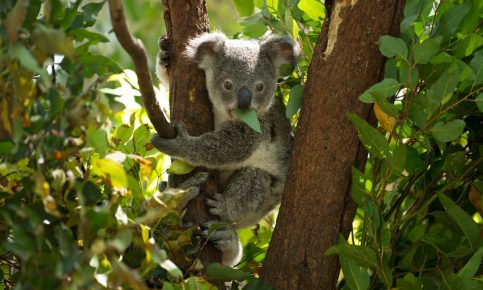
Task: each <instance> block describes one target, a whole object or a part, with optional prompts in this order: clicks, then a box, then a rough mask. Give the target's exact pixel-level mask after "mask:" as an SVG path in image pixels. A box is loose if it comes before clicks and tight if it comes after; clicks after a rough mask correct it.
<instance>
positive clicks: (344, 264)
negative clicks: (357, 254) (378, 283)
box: [339, 237, 370, 290]
mask: <svg viewBox="0 0 483 290" xmlns="http://www.w3.org/2000/svg"><path fill="white" fill-rule="evenodd" d="M339 244H342V245H348V243H347V241H346V240H344V238H342V237H339ZM339 262H340V265H341V268H342V272H343V273H344V279H345V281H346V283H347V284H348V285H349V287H350V289H352V290H365V289H367V288H368V287H369V282H370V279H369V273H368V272H367V270H366V269H364V268H363V267H361V266H360V265H359V264H357V263H356V261H355V260H354V259H351V258H350V257H348V256H346V255H344V254H339Z"/></svg>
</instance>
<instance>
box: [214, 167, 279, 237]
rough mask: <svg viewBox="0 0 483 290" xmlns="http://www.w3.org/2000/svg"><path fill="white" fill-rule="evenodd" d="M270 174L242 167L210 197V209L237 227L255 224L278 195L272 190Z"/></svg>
mask: <svg viewBox="0 0 483 290" xmlns="http://www.w3.org/2000/svg"><path fill="white" fill-rule="evenodd" d="M270 184H271V177H270V175H269V174H268V173H267V172H265V171H264V170H261V169H258V168H243V169H239V170H237V171H235V172H233V174H232V175H231V176H230V179H229V180H228V183H227V184H226V186H225V188H224V189H223V191H222V192H221V193H217V194H215V195H214V196H213V197H212V198H210V199H207V201H206V204H207V205H208V206H209V207H210V209H209V212H210V213H211V214H213V215H215V216H218V217H220V219H221V220H222V221H226V222H234V223H235V225H234V226H235V227H236V228H244V227H248V226H251V225H254V224H256V223H257V222H258V221H259V220H260V219H262V218H263V217H264V216H265V215H266V214H267V213H268V212H269V211H270V210H271V209H272V208H273V206H274V205H275V204H277V203H278V197H276V196H273V195H272V192H271V190H270Z"/></svg>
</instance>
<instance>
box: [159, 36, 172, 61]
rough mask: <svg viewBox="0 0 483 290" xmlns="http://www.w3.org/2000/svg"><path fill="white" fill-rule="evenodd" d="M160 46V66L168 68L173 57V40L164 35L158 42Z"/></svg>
mask: <svg viewBox="0 0 483 290" xmlns="http://www.w3.org/2000/svg"><path fill="white" fill-rule="evenodd" d="M158 46H159V53H158V62H159V64H160V65H162V66H164V67H168V66H169V60H170V55H171V40H169V39H168V38H167V37H166V35H163V36H161V37H160V38H159V40H158Z"/></svg>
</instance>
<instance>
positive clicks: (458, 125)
mask: <svg viewBox="0 0 483 290" xmlns="http://www.w3.org/2000/svg"><path fill="white" fill-rule="evenodd" d="M465 125H466V123H465V121H463V120H459V119H458V120H452V121H449V122H444V121H439V122H437V123H436V124H434V126H433V127H432V128H431V133H432V134H433V137H434V138H435V139H436V140H438V141H439V142H451V141H453V140H456V139H457V138H458V137H459V136H461V134H462V133H463V130H464V129H465Z"/></svg>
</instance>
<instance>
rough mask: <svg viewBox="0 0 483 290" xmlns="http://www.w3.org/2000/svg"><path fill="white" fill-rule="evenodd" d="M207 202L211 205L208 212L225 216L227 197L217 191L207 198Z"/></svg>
mask: <svg viewBox="0 0 483 290" xmlns="http://www.w3.org/2000/svg"><path fill="white" fill-rule="evenodd" d="M205 203H206V205H207V206H209V207H210V209H209V210H208V212H209V213H210V214H212V215H214V216H218V217H223V215H224V214H225V213H226V209H225V197H224V196H223V195H221V194H219V193H215V194H214V195H213V196H211V198H208V199H206V202H205Z"/></svg>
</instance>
